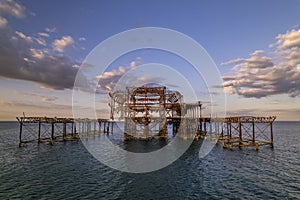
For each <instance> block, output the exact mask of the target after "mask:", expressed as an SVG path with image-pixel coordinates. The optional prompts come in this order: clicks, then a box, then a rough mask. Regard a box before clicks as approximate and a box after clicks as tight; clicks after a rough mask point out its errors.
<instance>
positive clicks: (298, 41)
mask: <svg viewBox="0 0 300 200" xmlns="http://www.w3.org/2000/svg"><path fill="white" fill-rule="evenodd" d="M276 40H277V41H276V43H275V46H273V45H272V48H273V47H275V48H276V50H275V56H273V57H267V56H264V55H263V54H264V51H262V50H257V51H255V52H253V53H252V54H250V56H249V57H248V58H237V59H233V60H230V61H227V62H224V63H222V65H229V66H233V67H232V70H231V73H228V74H226V75H224V76H223V80H224V84H223V86H224V87H225V91H226V92H228V93H230V94H238V95H240V96H243V97H254V98H261V97H266V96H270V95H275V94H288V95H289V96H290V97H297V96H300V70H299V68H300V67H299V66H300V30H291V31H288V32H286V33H285V34H279V35H278V36H277V37H276Z"/></svg>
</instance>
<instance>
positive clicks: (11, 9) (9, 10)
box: [0, 0, 25, 18]
mask: <svg viewBox="0 0 300 200" xmlns="http://www.w3.org/2000/svg"><path fill="white" fill-rule="evenodd" d="M0 13H3V14H4V13H6V14H9V15H11V16H14V17H17V18H22V17H25V7H24V6H22V5H20V4H18V3H16V2H15V1H13V0H3V1H0Z"/></svg>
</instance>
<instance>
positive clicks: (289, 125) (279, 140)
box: [0, 122, 300, 200]
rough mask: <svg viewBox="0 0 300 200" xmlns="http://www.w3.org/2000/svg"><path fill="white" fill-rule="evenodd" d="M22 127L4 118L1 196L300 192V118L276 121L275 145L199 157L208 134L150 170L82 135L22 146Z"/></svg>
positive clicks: (217, 150)
mask: <svg viewBox="0 0 300 200" xmlns="http://www.w3.org/2000/svg"><path fill="white" fill-rule="evenodd" d="M18 131H19V126H18V123H15V122H1V123H0V199H1V200H2V199H300V122H275V123H274V141H275V146H274V148H273V149H272V148H270V147H269V146H262V147H260V148H259V151H256V150H255V149H254V147H245V148H242V149H238V148H236V149H234V150H233V151H230V150H228V149H223V148H222V146H221V145H218V146H215V147H214V148H213V150H212V151H211V152H210V153H209V154H208V155H207V156H206V157H205V158H203V159H199V157H198V153H199V149H200V146H201V140H200V141H195V142H193V143H192V145H191V146H190V148H189V149H188V151H186V152H185V153H184V154H183V155H182V156H181V157H180V158H179V159H178V160H177V161H175V162H174V163H172V164H171V165H169V166H167V167H165V168H163V169H160V170H158V171H154V172H149V173H144V174H132V173H125V172H120V171H117V170H114V169H111V168H109V167H107V166H105V165H104V164H102V163H100V162H99V161H97V160H96V159H95V158H94V157H93V156H92V155H91V154H90V153H89V152H88V151H87V150H86V149H85V147H84V146H83V144H82V143H81V141H80V140H78V141H68V142H65V143H64V142H56V143H55V144H54V145H49V144H47V143H41V144H37V143H29V144H26V146H24V147H21V148H19V147H18V142H17V140H18ZM141 146H143V144H141V145H140V146H137V148H142V147H141ZM136 151H137V152H138V149H137V150H136Z"/></svg>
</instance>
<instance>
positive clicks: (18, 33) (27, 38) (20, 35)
mask: <svg viewBox="0 0 300 200" xmlns="http://www.w3.org/2000/svg"><path fill="white" fill-rule="evenodd" d="M16 34H17V35H18V36H19V37H20V38H22V39H24V40H26V41H27V42H32V38H31V37H30V36H27V35H25V34H24V33H22V32H19V31H16Z"/></svg>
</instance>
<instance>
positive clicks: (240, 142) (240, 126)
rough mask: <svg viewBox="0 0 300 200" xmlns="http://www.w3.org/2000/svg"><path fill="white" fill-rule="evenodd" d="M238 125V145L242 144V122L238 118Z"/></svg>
mask: <svg viewBox="0 0 300 200" xmlns="http://www.w3.org/2000/svg"><path fill="white" fill-rule="evenodd" d="M238 126H239V147H241V146H242V140H243V139H242V123H241V121H240V119H239V122H238Z"/></svg>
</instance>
